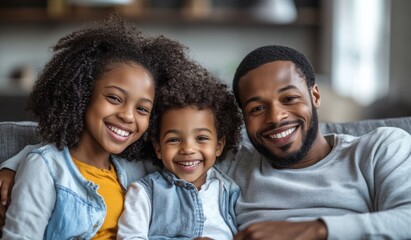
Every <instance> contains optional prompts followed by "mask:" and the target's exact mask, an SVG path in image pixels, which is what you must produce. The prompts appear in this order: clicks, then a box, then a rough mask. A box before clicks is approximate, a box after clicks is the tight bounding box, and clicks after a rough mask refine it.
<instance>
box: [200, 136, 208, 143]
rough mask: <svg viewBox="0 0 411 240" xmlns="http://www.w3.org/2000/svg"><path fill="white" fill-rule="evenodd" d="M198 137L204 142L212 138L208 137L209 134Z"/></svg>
mask: <svg viewBox="0 0 411 240" xmlns="http://www.w3.org/2000/svg"><path fill="white" fill-rule="evenodd" d="M197 139H198V141H200V142H204V141H207V140H209V139H210V138H209V137H207V136H199V137H198V138H197Z"/></svg>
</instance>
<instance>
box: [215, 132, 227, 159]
mask: <svg viewBox="0 0 411 240" xmlns="http://www.w3.org/2000/svg"><path fill="white" fill-rule="evenodd" d="M224 146H225V136H224V137H222V138H220V139H219V140H218V141H217V147H216V151H215V153H216V156H217V157H219V156H221V154H222V153H223V150H224Z"/></svg>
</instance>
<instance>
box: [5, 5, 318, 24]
mask: <svg viewBox="0 0 411 240" xmlns="http://www.w3.org/2000/svg"><path fill="white" fill-rule="evenodd" d="M113 12H117V13H118V14H119V15H120V16H122V17H124V18H125V19H128V20H131V21H135V22H139V23H147V24H161V25H211V26H218V25H234V26H236V25H238V26H303V27H304V26H307V27H315V26H318V25H319V24H320V18H319V11H318V10H317V9H315V8H303V9H299V10H298V18H297V20H296V21H294V22H292V23H287V24H279V23H272V22H264V21H260V20H258V19H256V18H254V17H253V16H252V15H251V14H249V13H248V12H247V11H241V10H226V9H213V10H212V12H210V14H204V15H203V16H197V15H194V14H189V13H187V12H184V11H181V10H141V11H136V12H135V13H134V12H133V11H126V10H125V9H112V8H110V9H107V8H98V9H95V8H93V9H90V8H78V9H71V10H70V11H66V12H64V13H61V14H53V13H50V12H49V11H48V10H47V9H46V8H16V9H7V8H6V9H5V8H2V9H0V24H53V23H59V24H65V23H77V22H84V21H92V20H98V19H103V18H105V17H107V16H108V15H110V14H111V13H113Z"/></svg>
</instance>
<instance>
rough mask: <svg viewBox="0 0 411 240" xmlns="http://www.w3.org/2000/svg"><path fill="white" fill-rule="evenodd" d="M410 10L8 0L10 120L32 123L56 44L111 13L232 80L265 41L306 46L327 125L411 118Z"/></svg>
mask: <svg viewBox="0 0 411 240" xmlns="http://www.w3.org/2000/svg"><path fill="white" fill-rule="evenodd" d="M410 10H411V1H408V0H361V1H358V0H13V1H12V0H10V1H8V0H5V1H4V0H3V1H1V2H0V121H6V120H9V121H11V120H31V119H32V118H31V117H30V115H29V114H27V113H26V112H25V111H24V107H25V103H26V101H27V97H28V94H29V92H30V90H31V87H32V84H33V82H34V81H35V79H36V76H37V75H38V73H39V71H40V70H41V69H42V67H43V66H44V64H45V63H46V62H47V61H48V60H49V58H50V56H51V48H50V47H51V46H52V45H53V44H54V43H55V42H56V41H57V40H58V39H59V38H60V37H62V36H64V35H65V34H67V33H69V32H71V31H73V30H75V29H78V28H79V27H81V26H82V25H83V24H84V23H85V22H89V21H93V20H97V19H102V18H105V17H106V16H108V15H109V14H110V13H111V12H117V13H119V14H120V15H122V16H124V17H125V18H126V19H128V20H130V21H132V22H133V23H135V24H136V26H137V27H138V28H139V29H140V30H142V31H143V32H144V33H146V34H148V35H160V34H161V35H165V36H167V37H170V38H173V39H175V40H178V41H181V42H182V43H184V44H185V45H187V46H188V47H189V48H190V54H191V55H192V56H193V58H195V59H196V60H198V61H199V62H200V63H201V64H203V65H204V66H205V67H207V68H208V69H209V70H210V71H212V72H213V73H214V74H215V75H217V76H218V77H220V78H221V79H222V80H223V81H225V82H226V83H227V84H231V80H232V77H233V74H234V71H235V68H236V67H237V65H238V64H239V62H240V61H241V59H242V58H243V57H244V56H245V54H247V53H248V52H250V51H251V50H253V49H255V48H257V47H260V46H262V45H268V44H280V45H286V46H290V47H293V48H296V49H298V50H299V51H301V52H302V53H304V54H305V55H306V56H307V57H308V58H309V59H310V60H311V62H312V64H313V66H314V69H315V71H316V74H317V80H318V83H319V86H320V92H321V94H322V103H321V104H322V105H321V108H320V110H319V114H320V115H319V117H320V120H322V121H333V122H344V121H352V120H361V119H368V118H383V117H384V118H385V117H399V116H409V115H411V94H409V93H408V92H409V89H410V87H411V83H410V82H409V75H410V73H411V66H410V60H408V59H409V56H410V54H411V47H410V46H409V43H410V42H411V28H410V27H409V23H410V22H411V15H409V14H408V12H409V11H410Z"/></svg>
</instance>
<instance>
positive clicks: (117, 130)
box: [108, 125, 130, 137]
mask: <svg viewBox="0 0 411 240" xmlns="http://www.w3.org/2000/svg"><path fill="white" fill-rule="evenodd" d="M108 129H110V130H111V131H112V132H114V133H115V134H117V135H120V136H122V137H127V136H128V135H130V132H127V131H124V130H121V129H119V128H117V127H114V126H111V125H108Z"/></svg>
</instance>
